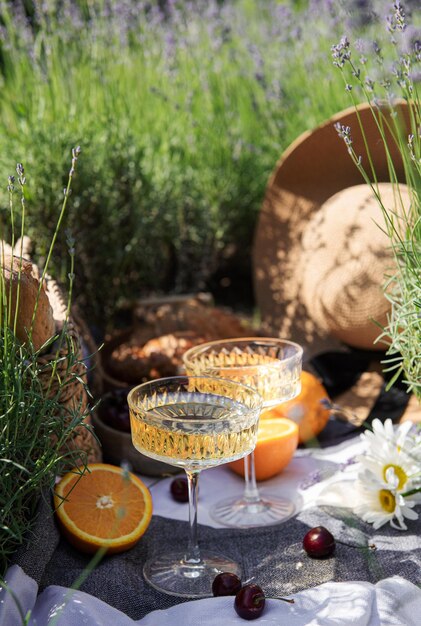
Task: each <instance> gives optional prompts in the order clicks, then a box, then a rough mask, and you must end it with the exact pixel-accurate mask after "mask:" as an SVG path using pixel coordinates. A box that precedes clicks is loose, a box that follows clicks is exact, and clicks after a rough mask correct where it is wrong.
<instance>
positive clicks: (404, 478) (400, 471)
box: [383, 464, 408, 489]
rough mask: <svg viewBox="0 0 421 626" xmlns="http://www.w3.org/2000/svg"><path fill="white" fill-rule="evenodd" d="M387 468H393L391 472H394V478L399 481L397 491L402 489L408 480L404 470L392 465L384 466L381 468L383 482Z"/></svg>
mask: <svg viewBox="0 0 421 626" xmlns="http://www.w3.org/2000/svg"><path fill="white" fill-rule="evenodd" d="M389 467H393V470H394V472H395V474H396V476H397V477H398V479H399V484H398V489H402V487H403V486H404V484H405V483H406V481H407V480H408V476H407V474H406V472H405V470H403V469H402V468H401V467H400V466H399V465H393V464H390V465H385V466H384V468H383V478H384V480H386V472H387V470H388V469H389Z"/></svg>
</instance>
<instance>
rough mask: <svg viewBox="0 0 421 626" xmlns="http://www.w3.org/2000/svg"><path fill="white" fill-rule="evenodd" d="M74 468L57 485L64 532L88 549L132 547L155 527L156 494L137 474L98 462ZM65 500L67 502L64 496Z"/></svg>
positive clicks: (57, 509)
mask: <svg viewBox="0 0 421 626" xmlns="http://www.w3.org/2000/svg"><path fill="white" fill-rule="evenodd" d="M81 471H82V469H81V468H76V469H75V470H74V471H71V472H68V473H67V474H66V475H65V476H63V478H62V479H61V480H60V482H59V483H58V484H57V485H56V488H55V493H54V507H55V512H56V515H57V520H58V523H59V525H60V528H61V530H62V532H63V534H64V536H65V537H66V538H67V539H68V541H69V542H70V543H71V544H73V545H74V546H75V547H76V548H78V549H79V550H81V551H82V552H96V551H97V550H98V549H99V548H107V553H108V554H113V553H116V552H123V550H128V549H129V548H132V547H133V546H134V545H135V543H137V541H138V540H139V539H140V537H141V536H142V535H143V533H144V532H145V531H146V529H147V527H148V526H149V522H150V520H151V517H152V498H151V494H150V492H149V489H148V488H147V487H146V485H145V484H144V483H143V482H142V481H141V480H140V479H139V478H138V477H137V476H135V475H134V474H132V473H131V472H126V471H124V470H123V469H122V468H120V467H117V466H114V465H108V464H106V463H92V464H91V465H88V468H87V471H86V472H85V473H84V474H83V476H82V477H80V472H81ZM63 498H65V500H63Z"/></svg>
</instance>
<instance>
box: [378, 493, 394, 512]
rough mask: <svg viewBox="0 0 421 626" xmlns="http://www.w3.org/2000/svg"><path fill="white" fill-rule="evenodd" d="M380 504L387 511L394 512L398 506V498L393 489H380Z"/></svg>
mask: <svg viewBox="0 0 421 626" xmlns="http://www.w3.org/2000/svg"><path fill="white" fill-rule="evenodd" d="M379 501H380V506H381V507H382V509H383V510H384V511H386V513H393V511H394V510H395V507H396V499H395V496H394V495H393V493H392V492H391V491H389V490H388V489H381V490H380V491H379Z"/></svg>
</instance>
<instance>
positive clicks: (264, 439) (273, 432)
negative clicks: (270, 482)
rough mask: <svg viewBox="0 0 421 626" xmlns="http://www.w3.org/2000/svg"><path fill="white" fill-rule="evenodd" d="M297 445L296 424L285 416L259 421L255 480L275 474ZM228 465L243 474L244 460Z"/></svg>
mask: <svg viewBox="0 0 421 626" xmlns="http://www.w3.org/2000/svg"><path fill="white" fill-rule="evenodd" d="M297 445H298V426H297V424H296V423H295V422H293V421H292V420H290V419H288V418H286V417H276V418H266V419H263V420H262V419H261V420H260V421H259V430H258V433H257V443H256V448H255V450H254V464H255V469H256V479H257V480H267V479H268V478H272V477H273V476H276V475H277V474H279V473H280V472H282V470H283V469H284V468H285V467H286V466H287V465H288V463H289V462H290V461H291V459H292V457H293V456H294V452H295V450H296V449H297ZM229 467H230V468H231V469H232V470H233V471H234V472H235V473H236V474H240V475H241V476H244V460H243V459H239V460H238V461H232V462H231V463H229Z"/></svg>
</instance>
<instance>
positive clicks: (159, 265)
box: [0, 0, 346, 328]
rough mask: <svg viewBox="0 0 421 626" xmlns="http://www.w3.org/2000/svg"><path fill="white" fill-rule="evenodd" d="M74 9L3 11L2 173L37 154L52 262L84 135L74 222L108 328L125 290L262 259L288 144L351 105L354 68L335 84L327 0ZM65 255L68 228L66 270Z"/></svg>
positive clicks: (36, 201)
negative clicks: (28, 20) (261, 215)
mask: <svg viewBox="0 0 421 626" xmlns="http://www.w3.org/2000/svg"><path fill="white" fill-rule="evenodd" d="M60 5H61V7H62V9H60V10H59V8H58V7H59V4H56V3H55V2H51V3H50V5H49V6H50V7H51V9H50V13H49V14H48V16H46V15H43V16H40V17H39V18H34V24H35V26H31V27H29V26H28V25H26V26H25V30H23V26H22V19H21V20H18V18H17V16H16V15H15V16H14V17H13V19H12V18H11V17H10V16H8V17H5V16H4V15H3V22H5V28H6V32H7V35H8V37H9V43H8V44H7V45H3V50H2V59H3V84H2V86H1V87H2V89H1V96H0V155H2V156H0V177H1V175H2V173H3V175H6V173H7V157H8V158H10V156H11V155H13V156H14V157H15V158H19V159H22V160H23V159H24V158H25V162H26V164H27V168H28V169H29V170H30V171H31V174H32V177H33V180H34V181H36V184H34V183H33V182H32V180H28V190H29V193H30V199H31V203H32V207H33V210H32V213H31V215H28V229H29V230H28V232H29V233H30V234H31V235H32V238H33V239H34V241H35V243H36V253H37V254H38V256H39V257H40V258H42V257H43V255H44V250H45V248H46V245H47V244H48V238H49V234H50V231H51V225H52V223H53V222H54V207H55V206H56V203H57V202H56V201H57V198H58V197H59V195H60V193H61V188H62V187H63V182H64V181H63V172H64V171H65V169H64V164H65V159H66V157H65V154H66V150H67V149H68V146H69V145H75V144H76V143H77V144H81V145H82V147H83V149H84V159H83V165H82V166H81V168H80V169H79V172H78V178H77V180H76V181H75V183H74V185H73V203H74V206H75V209H76V210H75V213H74V214H73V216H72V217H69V218H68V221H67V224H66V226H67V227H70V228H71V230H72V232H73V234H74V236H75V239H76V249H77V257H78V264H77V267H76V284H75V291H76V292H77V293H78V298H79V302H80V303H81V304H82V306H83V310H84V311H85V313H86V316H87V318H88V319H89V320H90V321H91V322H95V323H96V324H97V325H99V326H100V327H101V328H104V327H107V325H110V324H111V325H112V324H113V318H114V316H115V310H116V307H117V306H118V303H119V301H120V299H127V298H133V297H139V296H142V295H147V294H148V293H150V292H153V291H157V292H169V291H172V292H178V293H180V292H188V291H194V290H197V289H203V288H206V286H207V284H208V282H209V279H210V278H211V276H212V275H213V273H214V272H215V271H216V269H217V268H218V267H219V265H220V263H221V259H222V258H224V256H226V255H227V254H228V250H232V251H233V254H234V255H237V256H240V258H241V259H243V260H244V262H245V263H248V262H249V261H248V257H249V252H250V246H251V241H252V236H253V229H254V225H255V221H256V218H257V215H258V211H259V208H260V204H261V200H262V196H263V193H264V189H265V185H266V182H267V179H268V177H269V175H270V173H271V171H272V169H273V167H274V166H275V163H276V161H277V159H278V158H279V156H280V154H281V153H282V151H283V149H285V148H286V147H287V145H288V144H289V143H290V142H291V141H292V140H293V139H294V138H295V137H296V136H297V135H298V134H299V133H300V132H303V131H304V130H306V129H308V128H310V127H312V126H314V125H315V124H317V123H318V122H321V121H322V120H324V119H325V118H327V117H329V116H330V115H331V114H332V113H333V112H335V111H337V110H339V109H341V108H343V107H344V106H345V104H346V96H345V94H344V93H343V89H342V85H341V81H340V78H339V77H337V76H336V74H334V73H333V72H331V74H332V76H331V77H330V78H329V80H328V81H326V73H327V72H329V71H330V69H329V68H330V64H331V62H330V57H329V51H330V44H331V41H332V37H333V33H334V32H338V34H339V32H340V28H341V25H340V21H339V20H338V19H337V18H333V17H332V16H330V14H329V13H328V12H327V8H326V6H325V3H321V6H320V7H319V16H318V17H316V16H315V14H314V15H311V17H309V14H308V13H307V11H310V9H301V10H297V9H295V8H294V4H293V3H291V6H290V8H288V6H287V5H288V3H286V4H285V5H280V4H279V3H278V2H274V1H273V2H272V1H271V2H268V3H267V4H265V7H264V8H263V9H262V6H261V3H256V2H252V1H250V0H239V1H238V2H233V3H231V2H229V3H226V4H223V5H221V6H219V8H218V5H217V4H216V3H215V4H213V3H201V2H199V3H197V4H195V6H194V7H192V6H190V5H189V6H188V7H187V8H184V9H183V6H182V3H180V5H177V6H178V8H176V9H174V10H173V11H172V12H171V13H168V14H167V15H166V16H162V15H160V14H159V12H158V11H157V10H155V11H153V10H149V11H148V10H146V9H145V10H144V12H142V11H141V10H138V11H137V13H136V12H135V11H134V7H135V6H137V5H136V3H135V2H134V1H133V2H126V3H125V7H126V13H129V15H126V16H125V14H124V12H123V11H122V10H121V7H120V5H119V3H112V5H113V7H114V8H111V13H109V14H107V15H105V14H104V11H103V10H102V8H101V7H102V3H101V2H89V3H86V4H85V3H83V2H79V3H78V6H79V7H80V11H79V17H75V15H74V12H72V11H71V8H70V3H68V2H63V3H60ZM73 5H74V6H76V5H75V4H74V3H73ZM303 11H304V13H303ZM338 11H340V9H338ZM187 12H188V13H187ZM3 13H4V10H3ZM47 18H48V19H47ZM78 20H89V27H88V28H85V29H82V30H81V29H80V28H79V29H77V30H76V25H77V24H78ZM23 32H24V34H25V36H23ZM6 42H7V39H6ZM65 262H66V246H65V242H64V238H63V239H62V240H61V241H59V242H58V247H57V254H56V262H55V268H54V269H55V272H56V275H59V273H60V274H61V275H63V274H64V273H65V270H63V266H65ZM93 294H95V295H93Z"/></svg>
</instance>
